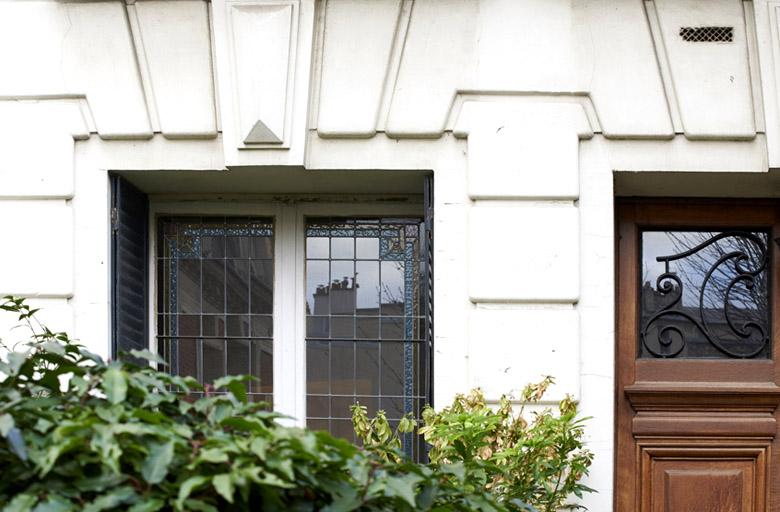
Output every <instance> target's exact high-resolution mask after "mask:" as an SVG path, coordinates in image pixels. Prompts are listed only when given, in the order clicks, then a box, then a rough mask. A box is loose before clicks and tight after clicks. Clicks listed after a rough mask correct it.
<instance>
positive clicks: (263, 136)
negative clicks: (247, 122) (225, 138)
mask: <svg viewBox="0 0 780 512" xmlns="http://www.w3.org/2000/svg"><path fill="white" fill-rule="evenodd" d="M281 143H282V139H280V138H279V137H278V136H277V135H276V134H275V133H274V132H272V131H271V129H270V128H268V127H267V126H266V125H265V123H264V122H263V121H262V120H260V119H258V120H257V122H256V123H255V125H254V126H253V127H252V129H251V130H250V131H249V134H248V135H247V136H246V138H244V144H281Z"/></svg>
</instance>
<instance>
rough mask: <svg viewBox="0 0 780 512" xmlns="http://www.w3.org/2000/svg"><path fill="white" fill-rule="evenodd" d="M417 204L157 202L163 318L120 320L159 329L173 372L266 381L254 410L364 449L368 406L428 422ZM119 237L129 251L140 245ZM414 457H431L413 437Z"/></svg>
mask: <svg viewBox="0 0 780 512" xmlns="http://www.w3.org/2000/svg"><path fill="white" fill-rule="evenodd" d="M410 203H411V204H400V203H394V204H380V205H377V203H376V202H360V201H359V200H356V201H350V202H344V203H334V204H323V203H320V202H317V201H311V202H309V201H301V202H293V201H290V202H285V203H281V202H273V203H271V202H256V203H244V204H237V203H231V204H225V203H207V202H203V203H174V202H156V203H151V204H150V206H149V210H148V211H149V217H148V218H149V221H148V222H147V226H148V228H151V231H152V232H151V233H150V234H147V238H148V239H149V240H151V241H153V243H152V246H153V249H152V250H151V251H149V252H150V253H151V255H150V256H151V257H150V258H147V263H149V262H151V263H152V264H153V268H152V269H151V272H149V273H150V274H151V275H152V277H150V278H149V279H148V289H150V290H151V292H150V293H148V294H147V296H149V297H150V299H151V298H153V303H152V309H151V312H150V313H148V314H147V318H146V319H143V318H140V319H139V318H137V317H138V315H137V314H135V317H132V315H130V314H129V312H128V311H125V310H123V309H122V308H121V307H117V305H116V304H115V307H114V310H113V311H114V318H113V320H112V321H113V323H115V324H117V325H125V324H127V323H128V319H130V320H133V321H134V319H137V320H138V321H139V322H142V321H146V323H147V325H149V326H151V327H149V328H148V332H149V333H150V334H151V335H152V336H151V337H150V339H151V340H152V341H151V342H150V348H152V349H153V350H158V351H159V352H160V353H161V354H163V356H164V358H165V359H166V361H167V362H168V363H169V364H170V371H171V372H172V373H178V374H181V375H190V376H193V377H195V378H197V379H198V380H199V381H200V382H212V381H213V380H214V379H216V378H218V377H220V376H222V375H226V374H239V373H240V374H250V375H253V376H255V377H256V378H258V379H259V382H256V383H252V384H251V385H249V387H248V393H249V396H250V397H251V399H252V400H256V401H272V402H273V403H274V409H276V410H278V411H280V412H281V413H283V414H285V415H288V416H290V417H292V418H295V419H296V421H297V422H299V424H307V423H308V424H309V425H310V426H311V427H313V428H317V429H326V430H329V431H331V432H332V433H333V434H334V435H337V436H341V437H345V438H348V439H351V440H354V437H353V431H352V428H351V423H350V420H349V419H350V416H351V415H350V412H349V405H351V404H353V403H355V402H356V401H359V402H360V403H361V405H365V406H366V407H368V409H369V412H370V413H371V414H374V413H375V412H376V411H377V410H378V409H380V408H381V409H384V410H385V411H386V412H387V414H388V418H389V419H390V420H391V422H397V421H398V420H399V419H400V418H401V416H403V415H404V414H405V413H408V412H411V413H413V414H414V415H415V416H418V417H419V414H420V411H421V407H422V406H423V405H424V404H425V403H430V401H431V400H430V398H431V391H432V390H431V371H430V369H431V367H432V358H431V348H432V347H431V339H432V322H431V291H430V290H431V283H432V281H431V274H430V261H431V254H432V253H431V237H430V219H429V220H428V222H426V221H425V215H423V213H424V211H425V208H424V205H422V204H420V201H417V202H415V201H414V200H411V201H410ZM117 224H118V226H119V227H118V228H117V236H116V237H115V239H114V242H113V244H114V250H115V251H116V250H118V249H119V248H121V245H122V244H123V243H124V242H123V241H122V240H124V239H127V238H133V237H134V236H135V234H134V233H126V232H124V231H127V230H125V229H124V228H122V223H121V222H119V223H117ZM136 224H137V225H141V224H143V223H142V222H138V223H136ZM147 232H148V231H147ZM136 260H138V261H135V262H134V263H135V264H136V265H141V264H142V262H141V260H140V258H138V257H136ZM121 274H122V273H121V272H116V273H115V276H118V275H121ZM113 282H114V293H115V294H117V295H118V296H121V295H122V293H123V286H122V283H121V280H120V279H116V278H115V279H114V281H113ZM137 330H140V328H137ZM115 339H117V340H118V341H117V349H123V348H124V347H129V345H128V344H127V341H124V342H123V341H120V340H122V339H124V340H133V339H135V338H134V336H133V335H132V334H131V335H127V336H124V337H115ZM132 348H136V347H135V346H133V347H132ZM405 449H406V450H407V451H408V452H409V453H410V454H412V455H414V456H416V457H418V456H420V455H421V454H422V453H423V452H422V445H419V444H418V445H413V443H412V439H411V437H410V438H409V439H408V440H406V443H405Z"/></svg>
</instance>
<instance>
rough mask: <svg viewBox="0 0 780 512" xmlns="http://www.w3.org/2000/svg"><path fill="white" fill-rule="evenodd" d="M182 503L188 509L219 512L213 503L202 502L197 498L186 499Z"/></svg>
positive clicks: (200, 511) (201, 511)
mask: <svg viewBox="0 0 780 512" xmlns="http://www.w3.org/2000/svg"><path fill="white" fill-rule="evenodd" d="M184 504H185V505H187V508H188V509H190V510H197V511H199V512H219V509H218V508H217V507H215V506H214V505H209V504H208V503H203V502H202V501H198V500H187V501H185V502H184Z"/></svg>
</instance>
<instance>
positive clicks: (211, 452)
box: [195, 448, 228, 464]
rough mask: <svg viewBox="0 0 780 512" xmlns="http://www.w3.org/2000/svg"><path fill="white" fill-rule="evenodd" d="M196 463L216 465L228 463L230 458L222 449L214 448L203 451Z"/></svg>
mask: <svg viewBox="0 0 780 512" xmlns="http://www.w3.org/2000/svg"><path fill="white" fill-rule="evenodd" d="M195 461H196V462H211V463H214V464H218V463H220V462H227V461H228V456H227V454H226V453H225V452H223V451H222V450H220V449H217V448H212V449H207V450H203V451H201V452H200V453H199V454H198V458H197V459H195Z"/></svg>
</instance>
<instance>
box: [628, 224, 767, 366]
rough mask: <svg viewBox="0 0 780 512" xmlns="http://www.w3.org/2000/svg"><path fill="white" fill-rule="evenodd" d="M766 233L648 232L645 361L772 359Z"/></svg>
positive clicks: (643, 307)
mask: <svg viewBox="0 0 780 512" xmlns="http://www.w3.org/2000/svg"><path fill="white" fill-rule="evenodd" d="M768 241H769V235H768V233H767V232H765V231H748V230H744V231H743V230H734V231H650V230H647V231H644V232H642V236H641V243H642V248H641V254H642V262H641V267H642V273H641V276H640V278H641V283H640V288H641V291H640V324H639V340H638V343H639V351H638V355H639V357H642V358H755V359H768V358H770V357H771V355H770V354H771V346H770V345H771V343H770V338H769V337H770V333H771V326H770V321H769V316H770V315H769V313H770V309H769V276H768V274H769V271H768V262H769V251H770V248H771V247H770V245H769V243H768Z"/></svg>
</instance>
